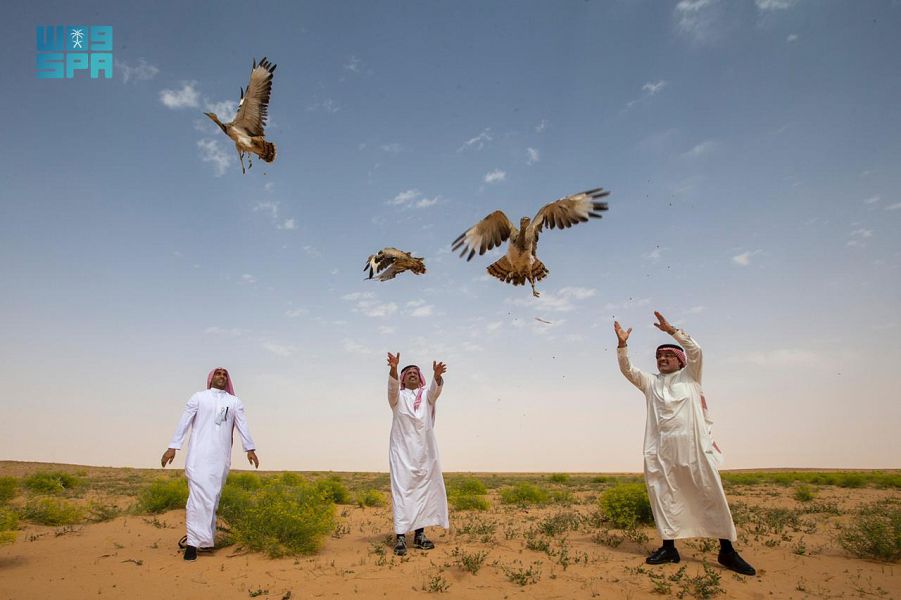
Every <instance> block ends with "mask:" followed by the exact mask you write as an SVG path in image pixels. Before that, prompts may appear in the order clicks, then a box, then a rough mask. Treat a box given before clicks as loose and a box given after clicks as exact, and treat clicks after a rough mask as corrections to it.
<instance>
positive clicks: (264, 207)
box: [253, 200, 278, 220]
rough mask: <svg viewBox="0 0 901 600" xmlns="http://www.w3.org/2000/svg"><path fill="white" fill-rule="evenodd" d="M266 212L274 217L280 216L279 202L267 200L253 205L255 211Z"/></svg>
mask: <svg viewBox="0 0 901 600" xmlns="http://www.w3.org/2000/svg"><path fill="white" fill-rule="evenodd" d="M261 211H262V212H265V213H267V214H268V215H269V216H270V217H272V219H273V220H274V219H277V218H278V202H273V201H271V200H265V201H263V202H257V203H256V206H254V207H253V212H261Z"/></svg>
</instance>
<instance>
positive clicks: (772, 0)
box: [754, 0, 797, 10]
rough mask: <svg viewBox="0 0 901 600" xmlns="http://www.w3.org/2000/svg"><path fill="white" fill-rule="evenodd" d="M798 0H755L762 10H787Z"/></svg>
mask: <svg viewBox="0 0 901 600" xmlns="http://www.w3.org/2000/svg"><path fill="white" fill-rule="evenodd" d="M796 2H797V0H754V3H755V4H757V8H759V9H760V10H785V9H787V8H791V7H792V6H794V5H795V4H796Z"/></svg>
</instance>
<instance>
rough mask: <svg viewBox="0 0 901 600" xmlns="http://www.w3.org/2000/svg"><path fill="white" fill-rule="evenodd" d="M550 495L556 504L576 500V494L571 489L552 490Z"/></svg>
mask: <svg viewBox="0 0 901 600" xmlns="http://www.w3.org/2000/svg"><path fill="white" fill-rule="evenodd" d="M548 496H549V498H550V500H551V502H553V503H554V504H566V505H570V504H572V503H574V502H575V501H576V498H575V496H573V493H572V492H571V491H569V490H551V491H550V492H549V494H548Z"/></svg>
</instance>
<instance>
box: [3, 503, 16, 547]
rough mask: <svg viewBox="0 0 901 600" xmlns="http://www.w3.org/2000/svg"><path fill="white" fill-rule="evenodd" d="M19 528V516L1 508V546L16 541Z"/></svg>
mask: <svg viewBox="0 0 901 600" xmlns="http://www.w3.org/2000/svg"><path fill="white" fill-rule="evenodd" d="M18 527H19V516H18V515H17V514H16V513H15V512H13V511H11V510H9V509H5V508H0V544H8V543H10V542H14V541H16V529H18Z"/></svg>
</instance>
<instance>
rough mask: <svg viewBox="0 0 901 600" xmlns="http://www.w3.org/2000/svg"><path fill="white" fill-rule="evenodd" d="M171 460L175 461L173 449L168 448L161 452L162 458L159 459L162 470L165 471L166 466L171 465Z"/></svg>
mask: <svg viewBox="0 0 901 600" xmlns="http://www.w3.org/2000/svg"><path fill="white" fill-rule="evenodd" d="M173 460H175V448H169V449H168V450H166V451H165V452H163V458H162V459H160V464H161V465H163V468H164V469H165V468H166V465H171V464H172V461H173Z"/></svg>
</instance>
